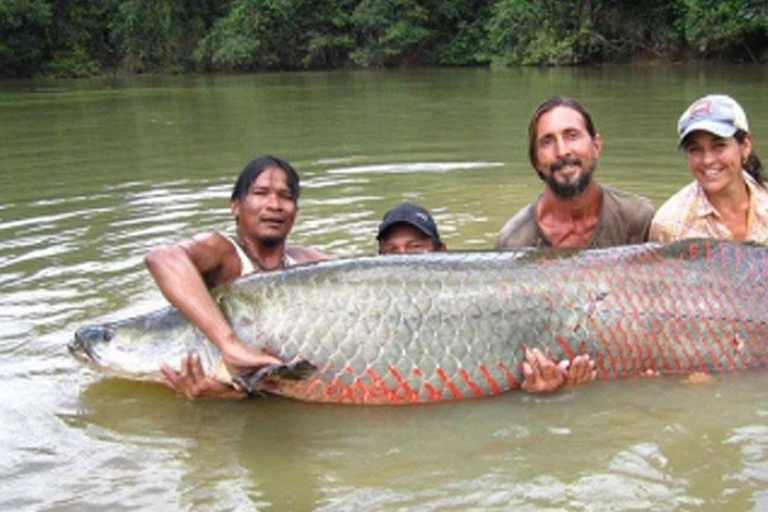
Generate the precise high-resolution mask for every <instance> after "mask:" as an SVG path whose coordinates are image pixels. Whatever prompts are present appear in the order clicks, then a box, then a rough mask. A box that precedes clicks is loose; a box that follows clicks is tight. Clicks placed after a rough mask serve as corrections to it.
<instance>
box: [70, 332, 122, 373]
mask: <svg viewBox="0 0 768 512" xmlns="http://www.w3.org/2000/svg"><path fill="white" fill-rule="evenodd" d="M114 333H115V331H114V329H110V328H109V326H107V325H87V326H85V327H81V328H79V329H78V330H77V331H75V336H74V339H73V340H72V341H70V342H69V343H68V344H67V348H68V349H69V353H70V354H72V355H73V356H74V357H75V359H77V360H79V361H82V362H83V363H88V364H93V365H96V366H98V364H99V353H100V352H101V351H102V350H101V348H102V347H101V345H104V344H107V343H109V341H110V340H111V339H112V337H113V336H114Z"/></svg>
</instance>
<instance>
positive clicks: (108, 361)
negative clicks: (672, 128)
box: [69, 240, 768, 404]
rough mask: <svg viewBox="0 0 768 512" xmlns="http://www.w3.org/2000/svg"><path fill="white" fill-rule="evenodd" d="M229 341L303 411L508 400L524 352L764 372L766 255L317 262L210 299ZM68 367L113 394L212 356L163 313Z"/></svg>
mask: <svg viewBox="0 0 768 512" xmlns="http://www.w3.org/2000/svg"><path fill="white" fill-rule="evenodd" d="M216 296H217V300H218V303H219V305H220V307H221V309H222V311H223V312H224V314H225V316H226V317H227V319H228V320H229V321H230V323H231V324H232V326H233V328H234V330H235V332H236V333H237V335H238V336H239V338H240V339H241V340H243V341H244V342H246V343H248V344H250V345H252V346H253V347H255V348H257V349H259V350H262V351H264V352H267V353H270V354H273V355H275V356H277V357H278V358H280V359H281V360H283V361H286V362H288V363H287V364H286V365H283V366H280V367H271V368H268V369H266V370H264V371H262V372H261V373H257V374H256V375H252V376H250V377H249V376H236V377H237V378H239V379H241V380H240V382H242V383H243V384H244V385H246V387H248V388H249V389H252V390H256V391H258V390H260V389H268V390H269V391H270V392H271V393H276V394H279V395H283V396H288V397H293V398H297V399H300V400H307V401H313V402H337V403H355V404H410V403H424V402H439V401H446V400H461V399H466V398H472V397H483V396H489V395H496V394H498V393H502V392H504V391H507V390H510V389H514V388H518V387H519V386H520V384H521V382H522V379H523V376H522V371H521V363H522V361H523V357H524V356H523V347H524V346H528V347H531V348H533V347H538V348H540V349H541V350H542V351H545V352H550V353H552V354H554V355H555V357H557V358H559V359H572V358H573V357H575V356H576V355H578V354H582V353H587V354H589V355H590V357H591V358H592V360H593V361H594V362H595V369H596V371H597V378H598V379H616V378H624V377H631V376H638V375H643V374H645V373H647V372H653V373H659V374H688V373H692V372H709V373H714V372H732V371H740V370H745V369H750V368H764V367H766V366H767V365H768V300H767V299H768V247H763V246H758V245H751V244H738V243H730V242H717V241H711V240H710V241H704V240H688V241H682V242H677V243H674V244H670V245H658V244H645V245H636V246H626V247H616V248H610V249H593V250H580V251H579V250H522V251H514V252H465V253H459V252H454V253H430V254H424V255H403V256H384V257H382V256H376V257H364V258H356V259H346V260H337V261H327V262H322V263H318V264H313V265H309V266H303V267H295V268H291V269H288V270H284V271H280V272H270V273H263V274H254V275H252V276H249V277H246V278H243V279H239V280H237V281H235V282H233V283H231V284H230V285H228V286H225V287H223V288H222V289H220V290H217V291H216ZM69 347H70V350H71V352H72V353H73V354H74V355H75V356H76V357H78V358H79V359H81V360H84V361H86V362H88V363H90V364H91V365H92V366H94V367H96V368H98V369H99V370H101V371H103V372H105V373H107V374H111V375H115V376H119V377H124V378H128V379H143V380H153V379H156V378H158V377H159V375H160V374H159V366H160V363H163V362H165V363H168V362H174V361H178V360H180V358H181V357H182V356H183V355H185V354H187V353H188V352H190V351H192V352H198V353H199V354H200V356H201V361H202V364H203V367H204V369H205V371H206V372H207V373H212V372H214V371H215V368H216V367H217V365H219V364H220V354H219V353H218V351H217V349H216V348H215V346H214V345H213V344H212V343H210V342H208V341H207V340H206V339H205V337H204V336H203V335H202V334H201V333H200V331H198V330H197V329H196V328H195V327H193V326H192V325H191V324H190V323H189V322H188V321H187V320H186V319H185V318H183V317H182V316H181V315H180V314H179V313H178V312H177V311H176V310H175V309H172V308H166V309H163V310H161V311H158V312H155V313H152V314H148V315H145V316H140V317H137V318H132V319H128V320H123V321H118V322H114V323H108V324H103V325H97V326H89V327H84V328H81V329H80V330H78V331H77V333H76V335H75V339H74V341H72V342H71V343H70V345H69Z"/></svg>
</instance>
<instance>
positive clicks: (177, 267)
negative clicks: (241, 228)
mask: <svg viewBox="0 0 768 512" xmlns="http://www.w3.org/2000/svg"><path fill="white" fill-rule="evenodd" d="M145 262H146V264H147V268H148V269H149V272H150V273H151V274H152V277H153V278H154V279H155V282H156V283H157V286H158V288H159V289H160V291H161V292H162V294H163V296H165V298H166V299H167V300H168V302H170V303H171V304H173V305H174V306H175V307H176V308H177V309H178V310H179V311H180V312H181V313H182V314H183V315H184V316H185V317H186V318H187V319H188V320H189V321H190V322H192V323H193V324H194V325H196V326H197V327H198V328H199V329H200V330H201V331H202V332H203V334H205V336H206V337H207V338H208V339H209V340H210V341H211V342H212V343H213V344H214V345H216V346H217V347H218V348H219V350H221V353H222V358H223V360H224V363H225V364H226V365H227V366H228V367H230V368H235V369H236V368H239V367H254V366H263V365H265V364H279V363H280V361H279V360H278V359H277V358H274V357H271V356H267V355H264V354H260V353H258V352H256V351H254V350H252V349H250V348H248V347H247V346H246V345H245V344H244V343H243V342H242V341H240V340H239V339H238V338H237V336H236V335H235V332H234V331H233V330H232V327H231V326H230V325H229V323H228V322H227V320H226V319H225V318H224V315H223V314H222V313H221V311H220V310H219V308H218V306H217V305H216V302H215V301H214V300H213V297H211V294H210V292H209V291H208V287H207V286H206V283H205V280H204V277H203V276H204V275H205V274H210V273H213V272H217V273H218V281H219V282H226V281H229V280H232V279H234V278H235V277H236V276H237V275H238V274H239V271H240V268H239V260H237V257H236V255H235V253H234V248H233V247H232V245H231V244H230V243H229V242H228V241H227V240H226V239H225V238H224V237H223V236H222V235H220V234H218V233H210V234H206V235H199V236H196V237H194V238H192V239H191V240H187V241H184V242H181V243H178V244H174V245H167V246H162V247H159V248H157V249H154V250H153V251H151V252H150V253H149V254H148V255H147V257H146V260H145Z"/></svg>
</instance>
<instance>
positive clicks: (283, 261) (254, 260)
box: [235, 236, 288, 272]
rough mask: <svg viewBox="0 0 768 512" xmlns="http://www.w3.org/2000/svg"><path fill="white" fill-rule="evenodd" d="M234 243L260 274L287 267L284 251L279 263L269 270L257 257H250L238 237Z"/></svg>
mask: <svg viewBox="0 0 768 512" xmlns="http://www.w3.org/2000/svg"><path fill="white" fill-rule="evenodd" d="M235 241H236V242H237V245H239V246H240V248H241V249H242V250H243V252H244V253H245V255H246V256H248V259H249V260H251V263H253V264H254V265H256V266H257V267H258V268H259V270H261V271H262V272H270V271H272V270H278V269H281V268H285V267H287V266H288V257H287V256H286V255H285V251H283V256H282V257H281V258H280V262H279V263H278V264H277V266H275V267H272V268H269V267H268V266H267V265H266V264H265V263H264V261H262V259H261V258H259V257H258V256H254V255H252V254H251V253H250V252H249V251H248V249H246V247H245V244H243V241H242V240H241V239H240V237H239V236H237V237H235Z"/></svg>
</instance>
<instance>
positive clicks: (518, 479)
mask: <svg viewBox="0 0 768 512" xmlns="http://www.w3.org/2000/svg"><path fill="white" fill-rule="evenodd" d="M767 83H768V68H767V67H766V66H753V67H718V66H711V65H710V66H696V67H691V66H680V67H675V66H635V67H619V66H617V67H605V68H599V67H598V68H590V69H522V70H503V71H497V70H494V71H490V70H475V69H457V70H408V71H402V72H400V71H398V72H333V73H296V74H263V75H252V76H221V77H138V78H130V79H103V80H89V81H35V82H5V83H0V150H1V151H2V159H0V354H1V357H0V380H1V381H2V386H0V481H2V487H3V492H2V493H0V509H4V510H9V509H13V510H40V509H46V510H136V509H158V510H160V509H162V510H173V509H203V510H260V509H263V510H334V511H336V510H395V509H397V510H539V509H543V510H610V511H615V510H638V509H643V510H671V509H683V510H723V509H729V510H749V509H768V403H767V402H766V395H767V394H768V393H767V392H766V389H768V374H762V373H754V374H745V375H738V376H730V377H721V378H717V379H715V380H714V381H713V382H711V383H709V384H706V385H698V386H691V385H684V384H682V383H681V381H680V380H678V379H673V378H667V379H645V380H630V381H623V382H597V383H592V384H587V385H582V386H578V387H575V388H570V389H566V390H564V391H563V392H560V393H556V394H553V395H548V396H531V395H528V394H525V393H523V392H513V393H510V394H507V395H504V396H499V397H496V398H492V399H483V400H470V401H467V402H462V403H455V404H442V405H434V406H423V407H400V408H398V407H348V406H347V407H343V406H332V405H314V404H303V403H297V402H291V401H288V400H283V399H268V400H262V401H259V400H252V401H245V402H237V403H229V402H218V401H198V402H187V401H185V400H183V399H181V398H180V397H178V396H177V395H175V394H174V393H172V392H170V391H169V390H166V389H165V388H162V387H160V386H157V385H152V384H137V383H131V382H124V381H117V380H107V379H102V378H100V377H99V376H98V375H97V374H95V373H94V372H92V371H91V370H89V369H86V368H84V367H83V366H81V365H80V364H78V363H77V362H76V361H75V360H74V359H73V358H71V357H70V355H69V354H68V353H67V351H66V348H65V345H66V342H67V341H68V340H69V339H70V338H71V335H72V333H73V332H74V330H75V329H76V328H77V327H78V326H80V325H82V324H84V323H89V322H94V321H102V320H109V319H116V318H121V317H126V316H129V315H133V314H137V313H143V312H147V311H150V310H152V309H155V308H158V307H160V306H162V305H163V304H164V301H163V298H162V296H161V295H160V294H159V292H157V290H156V289H155V287H154V285H153V283H152V281H151V279H150V277H149V275H148V273H147V272H146V270H145V269H144V267H143V261H142V259H143V256H144V254H145V253H146V252H147V250H149V249H150V248H151V247H153V246H155V245H157V244H160V243H163V242H166V241H171V240H179V239H182V238H185V237H188V236H190V235H192V234H194V233H197V232H202V231H209V230H226V229H229V228H231V226H232V221H231V218H230V213H229V210H228V206H227V202H228V197H229V193H230V189H231V185H232V183H233V181H234V177H235V176H236V174H237V172H238V171H239V170H240V168H242V166H243V165H244V164H245V163H246V162H247V161H248V160H250V159H251V158H252V157H254V156H256V155H258V154H262V153H274V154H277V155H280V156H282V157H284V158H286V159H288V160H289V161H290V162H291V163H292V164H294V165H295V167H296V168H297V169H298V170H299V172H300V174H301V176H302V180H303V181H302V187H303V188H302V197H301V200H300V215H299V219H298V221H297V225H296V228H295V229H294V232H293V234H292V241H293V242H294V243H300V244H306V245H311V246H314V247H317V248H319V249H321V250H323V251H325V252H326V253H328V254H330V255H332V256H336V257H347V256H354V255H363V254H371V253H373V252H374V251H375V243H374V235H375V229H376V226H377V224H378V221H379V219H380V218H381V215H382V214H383V213H384V211H386V210H387V209H388V208H389V207H391V206H392V205H394V204H395V203H397V202H399V201H401V200H406V199H407V200H413V201H418V202H421V203H423V204H424V205H425V206H427V207H428V208H430V209H431V210H432V211H433V212H434V214H435V217H436V219H437V221H438V224H439V226H440V230H441V232H442V233H443V236H444V238H445V241H446V242H447V244H448V246H449V248H451V249H452V250H460V249H483V248H491V247H492V246H493V244H494V241H495V237H496V233H497V232H498V230H499V228H500V227H501V226H502V225H503V223H504V222H505V220H506V219H507V218H508V217H509V216H511V215H512V214H513V213H515V212H516V211H517V210H518V209H519V208H521V207H522V206H524V205H525V204H526V203H527V202H529V201H530V200H532V199H533V198H534V197H535V196H536V195H537V194H538V193H539V191H540V190H541V182H540V181H539V180H538V178H537V177H536V175H535V173H534V171H533V170H532V169H531V168H530V166H529V164H528V163H527V157H526V144H527V143H526V125H527V122H528V117H529V115H530V113H531V111H532V110H533V109H534V108H535V106H536V105H537V104H538V103H539V102H540V101H542V100H543V99H544V98H546V97H547V96H548V95H549V94H551V93H555V92H557V93H561V94H566V95H571V96H574V97H576V98H578V99H580V100H581V101H583V103H584V104H585V105H586V106H587V108H588V109H589V110H590V111H591V112H592V114H593V117H594V119H595V122H596V125H597V128H598V131H600V132H601V133H602V135H603V136H604V139H605V144H604V153H603V158H602V159H601V161H600V163H599V165H598V169H597V177H598V179H599V181H600V182H602V183H604V184H609V185H613V186H616V187H619V188H625V189H628V190H632V191H635V192H638V193H641V194H645V195H647V196H648V197H650V198H651V199H652V200H653V201H654V203H655V204H656V205H659V204H660V203H661V202H662V201H663V200H664V199H666V198H667V197H668V196H670V195H671V194H672V193H673V192H674V191H675V190H677V189H678V188H680V187H681V186H682V185H684V184H685V183H687V182H688V181H689V179H690V177H689V176H688V174H687V171H686V170H685V167H684V163H683V159H682V156H681V155H680V154H679V153H678V152H677V151H676V139H675V123H676V121H677V117H678V116H679V114H680V113H681V112H682V110H683V109H684V108H685V107H686V106H687V105H688V104H689V103H690V102H691V101H692V100H693V99H695V98H697V97H698V96H701V95H703V94H705V93H708V92H716V91H717V92H726V93H729V94H732V95H733V96H735V97H736V98H737V99H738V100H739V101H740V102H741V103H742V105H743V106H744V107H745V109H746V110H747V114H748V116H749V118H750V121H751V124H752V129H753V131H754V133H755V134H756V138H757V145H756V147H757V151H758V154H763V155H766V154H768V142H767V141H768V96H767V95H766V94H765V90H766V84H767ZM763 160H766V157H763Z"/></svg>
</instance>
